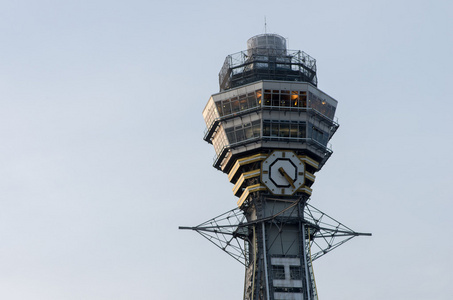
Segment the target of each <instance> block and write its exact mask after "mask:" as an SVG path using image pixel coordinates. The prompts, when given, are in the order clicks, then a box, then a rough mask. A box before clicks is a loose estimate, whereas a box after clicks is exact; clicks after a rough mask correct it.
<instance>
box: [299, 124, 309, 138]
mask: <svg viewBox="0 0 453 300" xmlns="http://www.w3.org/2000/svg"><path fill="white" fill-rule="evenodd" d="M298 133H299V135H298V138H305V137H306V136H307V134H306V126H305V124H299V132H298Z"/></svg>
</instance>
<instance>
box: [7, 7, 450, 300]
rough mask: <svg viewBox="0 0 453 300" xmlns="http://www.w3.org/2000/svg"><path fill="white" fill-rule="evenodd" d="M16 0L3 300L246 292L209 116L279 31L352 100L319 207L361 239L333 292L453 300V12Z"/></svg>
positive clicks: (320, 181)
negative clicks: (247, 57) (212, 99)
mask: <svg viewBox="0 0 453 300" xmlns="http://www.w3.org/2000/svg"><path fill="white" fill-rule="evenodd" d="M276 3H277V2H276V1H265V0H261V1H235V0H234V1H229V2H226V1H225V2H218V1H171V2H165V3H164V1H139V0H129V1H101V0H90V1H52V0H46V1H44V0H41V1H37V0H34V1H30V0H29V1H26V0H23V1H13V0H11V1H8V0H1V1H0V40H1V47H0V298H1V299H9V300H15V299H21V300H23V299H46V300H49V299H68V300H71V299H88V300H100V299H109V300H111V299H115V300H117V299H118V300H119V299H163V300H167V299H168V300H170V299H171V300H172V299H182V298H185V299H187V298H190V299H214V298H215V299H217V300H223V299H225V300H226V299H242V291H243V282H244V270H243V268H242V266H241V265H240V264H239V263H237V262H235V261H234V260H233V259H231V258H230V257H228V256H227V255H226V254H225V253H222V251H220V250H218V249H217V248H215V247H214V246H213V245H211V244H210V243H209V242H208V241H206V240H204V239H203V238H202V237H201V236H199V235H198V234H196V233H195V232H188V231H179V230H178V229H177V228H178V225H196V224H199V223H201V222H203V221H205V220H207V219H210V218H212V217H214V216H216V215H218V214H220V213H223V212H225V211H227V210H229V209H232V208H234V207H235V205H236V201H237V200H236V199H235V197H234V196H233V194H232V192H231V188H232V185H231V184H230V183H229V182H228V179H227V177H226V175H224V174H222V173H221V172H219V171H216V170H215V169H214V168H212V162H213V161H212V159H213V156H214V150H213V149H212V146H211V145H209V144H207V143H205V142H204V141H203V140H202V137H203V131H204V122H203V119H202V115H201V111H202V109H203V108H204V105H205V104H206V102H207V100H208V99H209V96H210V95H211V94H213V93H216V92H218V72H219V70H220V68H221V66H222V64H223V60H224V58H225V57H226V56H227V55H228V54H232V53H235V52H238V51H240V50H244V49H246V41H247V39H248V38H250V37H251V36H254V35H257V34H261V33H264V16H266V17H267V23H268V28H267V31H268V32H271V33H278V34H280V35H282V36H284V37H287V38H288V41H289V48H290V49H300V50H303V51H305V52H306V53H308V54H309V55H311V56H312V57H314V58H316V59H317V63H318V80H319V84H318V87H319V88H320V89H321V90H323V91H324V92H326V93H327V94H329V95H331V96H332V97H334V98H335V99H337V100H338V101H339V106H338V110H337V116H338V118H339V123H340V129H339V130H338V131H337V133H336V134H335V136H334V138H333V139H332V141H331V142H332V147H333V150H334V155H333V156H332V157H331V159H330V160H329V161H328V163H327V164H326V165H325V167H324V168H323V170H322V171H321V172H319V173H317V179H316V183H315V185H314V186H313V188H314V193H313V196H312V202H311V203H312V204H313V205H314V206H316V207H318V208H320V209H321V210H323V211H325V212H327V213H328V214H329V215H331V216H332V217H334V218H336V219H338V220H339V221H341V222H343V223H344V224H346V225H348V226H349V227H351V228H353V229H355V230H357V231H368V232H372V233H373V237H371V238H365V237H364V238H356V239H353V240H352V241H351V242H349V243H347V244H345V245H343V246H342V247H340V248H338V249H337V250H335V251H333V252H331V253H330V254H328V255H326V256H324V257H322V258H320V259H319V260H317V261H316V262H315V264H314V268H315V275H316V282H317V286H318V292H319V297H320V299H322V300H330V299H332V300H333V299H335V300H342V299H345V300H346V299H347V300H350V299H367V300H378V299H379V300H380V299H412V300H419V299H420V300H421V299H428V298H429V299H441V300H442V299H451V297H452V295H453V285H452V284H451V283H452V282H453V275H452V274H453V271H452V268H453V259H452V256H451V253H452V250H453V242H452V241H451V236H452V235H453V220H452V218H451V212H452V210H453V204H452V198H453V173H452V169H453V162H452V159H451V155H452V153H453V136H452V129H451V128H452V127H453V118H452V117H451V112H452V111H453V97H452V82H453V71H452V70H453V59H452V55H453V35H452V28H453V21H452V20H453V4H452V2H451V1H441V0H439V1H414V0H413V1H395V0H393V1H322V3H320V2H319V1H280V2H279V3H280V4H278V5H277V4H276Z"/></svg>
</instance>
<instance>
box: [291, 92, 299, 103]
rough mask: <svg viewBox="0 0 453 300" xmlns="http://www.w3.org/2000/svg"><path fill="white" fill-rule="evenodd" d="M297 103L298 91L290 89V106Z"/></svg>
mask: <svg viewBox="0 0 453 300" xmlns="http://www.w3.org/2000/svg"><path fill="white" fill-rule="evenodd" d="M298 105H299V92H298V91H292V92H291V107H298Z"/></svg>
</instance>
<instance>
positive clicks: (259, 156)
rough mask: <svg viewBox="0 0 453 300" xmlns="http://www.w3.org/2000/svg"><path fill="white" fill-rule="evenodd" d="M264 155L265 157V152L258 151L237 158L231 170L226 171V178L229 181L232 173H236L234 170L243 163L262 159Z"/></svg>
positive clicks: (232, 175) (264, 157)
mask: <svg viewBox="0 0 453 300" xmlns="http://www.w3.org/2000/svg"><path fill="white" fill-rule="evenodd" d="M266 157H267V155H266V154H261V153H258V154H255V155H252V156H248V157H244V158H240V159H238V160H237V161H236V162H235V163H234V166H233V167H232V168H231V171H230V172H229V173H228V180H229V181H230V182H231V180H232V179H233V177H234V175H236V172H237V171H238V170H239V167H240V166H244V165H247V164H250V163H253V162H257V161H260V160H264V159H266Z"/></svg>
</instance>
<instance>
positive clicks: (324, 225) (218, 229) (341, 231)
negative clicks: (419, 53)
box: [179, 199, 371, 266]
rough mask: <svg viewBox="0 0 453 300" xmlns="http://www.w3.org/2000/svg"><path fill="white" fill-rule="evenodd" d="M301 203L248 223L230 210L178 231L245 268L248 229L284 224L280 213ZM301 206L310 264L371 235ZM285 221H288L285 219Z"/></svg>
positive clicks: (234, 211)
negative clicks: (195, 237) (197, 237)
mask: <svg viewBox="0 0 453 300" xmlns="http://www.w3.org/2000/svg"><path fill="white" fill-rule="evenodd" d="M301 200H302V199H299V200H298V201H296V202H294V204H292V205H291V206H289V207H288V208H286V209H284V210H282V211H279V212H277V213H275V214H274V215H272V216H270V217H267V218H263V219H259V220H255V221H252V222H247V219H246V216H245V214H244V212H243V211H242V210H241V209H239V208H234V209H232V210H229V211H227V212H225V213H223V214H221V215H219V216H217V217H215V218H212V219H210V220H207V221H206V222H203V223H201V224H199V225H197V226H194V227H187V226H181V227H179V229H190V230H194V231H196V232H198V233H199V234H201V235H202V236H203V237H204V238H206V239H207V240H208V241H210V242H211V243H213V244H214V245H216V246H217V247H219V248H220V249H222V250H223V251H225V252H226V253H227V254H228V255H230V256H231V257H232V258H234V259H235V260H237V261H238V262H240V263H241V264H243V265H244V266H248V265H249V264H250V261H249V253H248V251H249V249H248V247H247V245H249V243H250V242H251V241H250V235H249V232H250V231H249V228H251V227H252V226H255V225H257V224H261V223H263V222H269V221H273V220H278V222H274V223H275V225H276V226H278V225H277V224H284V223H285V217H281V216H282V215H283V213H284V212H288V211H289V215H291V211H290V210H295V209H297V205H298V204H299V202H300V201H301ZM304 207H305V209H304V219H303V223H304V224H305V225H306V228H307V231H308V232H307V233H309V234H308V235H307V236H308V237H309V241H310V244H309V247H310V253H311V260H312V261H314V260H316V259H318V258H320V257H321V256H323V255H324V254H327V253H328V252H330V251H332V250H333V249H335V248H337V247H339V246H341V245H342V244H344V243H346V242H347V241H349V240H351V239H352V238H354V237H356V236H371V233H363V232H356V231H354V230H352V229H351V228H349V227H347V226H346V225H344V224H342V223H340V222H339V221H337V220H335V219H334V218H332V217H330V216H329V215H327V214H326V213H324V212H322V211H320V210H319V209H317V208H315V207H314V206H312V205H310V204H308V203H306V204H305V206H304ZM286 219H288V221H289V218H287V217H286ZM271 242H272V241H271Z"/></svg>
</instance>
